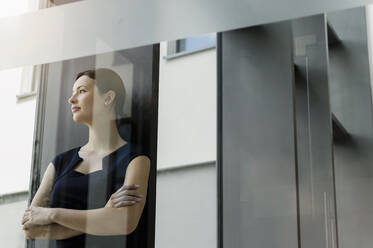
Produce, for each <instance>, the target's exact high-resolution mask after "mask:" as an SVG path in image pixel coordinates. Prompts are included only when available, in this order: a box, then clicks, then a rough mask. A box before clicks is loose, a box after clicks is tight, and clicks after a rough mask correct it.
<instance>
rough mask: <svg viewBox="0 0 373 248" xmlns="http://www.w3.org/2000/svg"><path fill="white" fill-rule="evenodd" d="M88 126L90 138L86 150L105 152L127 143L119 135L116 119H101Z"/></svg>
mask: <svg viewBox="0 0 373 248" xmlns="http://www.w3.org/2000/svg"><path fill="white" fill-rule="evenodd" d="M88 128H89V139H88V143H87V144H86V145H85V146H84V147H85V149H86V150H89V151H95V152H97V153H103V154H105V153H108V152H111V151H114V150H116V149H118V148H119V147H121V146H123V145H124V144H126V141H124V140H123V139H122V138H121V137H120V135H119V132H118V129H117V126H116V123H115V120H106V121H105V120H100V121H97V122H96V123H94V124H93V125H90V126H88Z"/></svg>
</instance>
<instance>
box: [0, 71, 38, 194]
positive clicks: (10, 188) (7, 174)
mask: <svg viewBox="0 0 373 248" xmlns="http://www.w3.org/2000/svg"><path fill="white" fill-rule="evenodd" d="M21 75H22V68H16V69H11V70H3V71H0V92H2V94H1V97H0V113H1V115H0V122H1V128H0V137H1V139H0V157H1V159H2V165H1V167H2V168H4V170H3V173H0V194H5V193H12V192H17V191H23V190H28V187H29V178H30V170H31V158H32V154H31V152H32V140H33V133H34V115H35V98H33V99H28V100H23V101H21V102H19V103H17V98H16V95H17V94H18V93H19V88H20V81H21Z"/></svg>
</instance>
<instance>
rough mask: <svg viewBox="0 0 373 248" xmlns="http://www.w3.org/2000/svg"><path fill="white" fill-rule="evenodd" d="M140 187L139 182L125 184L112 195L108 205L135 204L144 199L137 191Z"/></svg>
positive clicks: (115, 206)
mask: <svg viewBox="0 0 373 248" xmlns="http://www.w3.org/2000/svg"><path fill="white" fill-rule="evenodd" d="M139 187H140V186H139V185H137V184H132V185H123V186H122V187H120V188H119V189H118V190H117V191H116V192H115V193H114V194H112V195H111V197H110V199H109V201H108V203H107V204H106V206H107V207H112V208H120V207H126V206H132V205H135V204H136V203H138V202H140V201H141V200H142V195H140V194H138V192H137V191H136V190H137V189H138V188H139Z"/></svg>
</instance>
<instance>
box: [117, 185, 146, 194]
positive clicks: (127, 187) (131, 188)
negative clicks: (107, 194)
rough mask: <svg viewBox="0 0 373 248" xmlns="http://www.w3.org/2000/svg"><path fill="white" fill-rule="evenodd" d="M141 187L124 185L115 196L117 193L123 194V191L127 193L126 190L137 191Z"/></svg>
mask: <svg viewBox="0 0 373 248" xmlns="http://www.w3.org/2000/svg"><path fill="white" fill-rule="evenodd" d="M139 187H140V185H138V184H130V185H124V184H123V186H122V187H120V188H119V189H118V190H117V191H116V192H115V193H114V195H115V194H117V193H119V192H123V191H125V190H136V189H138V188H139Z"/></svg>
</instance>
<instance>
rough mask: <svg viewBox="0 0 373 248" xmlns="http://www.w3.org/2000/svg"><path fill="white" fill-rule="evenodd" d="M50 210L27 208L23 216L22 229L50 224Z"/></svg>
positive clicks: (51, 212) (51, 211)
mask: <svg viewBox="0 0 373 248" xmlns="http://www.w3.org/2000/svg"><path fill="white" fill-rule="evenodd" d="M52 214H53V209H52V208H42V207H29V208H28V209H26V211H25V214H24V215H23V219H22V225H23V229H28V228H30V227H31V226H35V225H48V224H51V223H52Z"/></svg>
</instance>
